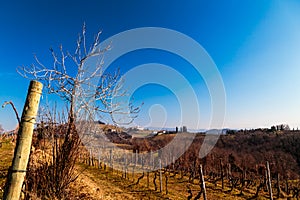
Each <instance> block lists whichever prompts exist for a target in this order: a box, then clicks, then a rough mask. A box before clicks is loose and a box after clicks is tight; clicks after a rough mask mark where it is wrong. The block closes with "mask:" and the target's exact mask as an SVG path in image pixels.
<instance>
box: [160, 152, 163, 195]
mask: <svg viewBox="0 0 300 200" xmlns="http://www.w3.org/2000/svg"><path fill="white" fill-rule="evenodd" d="M159 184H160V187H159V191H160V192H162V189H163V188H162V171H161V158H160V159H159Z"/></svg>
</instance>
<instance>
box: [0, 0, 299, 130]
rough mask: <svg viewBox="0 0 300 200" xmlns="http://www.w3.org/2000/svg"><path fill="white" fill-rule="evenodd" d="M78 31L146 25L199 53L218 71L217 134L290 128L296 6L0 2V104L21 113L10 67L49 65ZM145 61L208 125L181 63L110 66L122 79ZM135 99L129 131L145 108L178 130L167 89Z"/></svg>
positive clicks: (136, 55) (203, 95) (134, 60)
mask: <svg viewBox="0 0 300 200" xmlns="http://www.w3.org/2000/svg"><path fill="white" fill-rule="evenodd" d="M83 22H85V23H86V24H87V30H88V34H90V35H91V36H92V35H93V34H94V33H96V32H97V31H98V30H99V29H100V30H102V31H103V34H102V36H101V38H102V39H106V38H108V37H110V36H112V35H114V34H117V33H119V32H121V31H125V30H128V29H132V28H138V27H148V26H154V27H164V28H169V29H174V30H176V31H179V32H182V33H184V34H186V35H188V36H190V37H191V38H193V39H194V40H196V41H197V42H198V43H200V44H201V45H202V46H203V47H204V48H205V49H206V51H207V52H208V53H209V55H210V56H211V57H212V59H213V60H214V62H215V63H216V65H217V67H218V69H219V71H220V74H221V76H222V78H223V82H224V86H225V90H226V98H227V100H226V102H227V104H226V118H225V121H224V127H230V128H255V127H270V126H271V125H273V124H279V123H288V124H289V125H290V126H291V127H295V128H297V127H299V128H300V87H299V86H300V3H299V1H296V0H295V1H292V0H285V1H276V0H274V1H273V0H272V1H271V0H270V1H267V0H245V1H230V0H228V1H214V0H212V1H200V0H195V1H193V0H191V1H176V0H173V1H155V0H154V1H141V0H130V1H121V0H119V1H116V0H110V1H108V0H107V1H102V0H95V1H27V2H22V1H3V2H1V7H0V25H1V29H0V42H1V45H0V55H1V59H0V69H1V71H0V77H1V84H0V91H1V93H0V103H1V104H2V103H3V102H4V101H6V100H12V101H13V102H14V103H15V105H16V107H17V108H18V110H19V112H20V114H21V110H22V107H23V103H24V100H25V95H26V90H27V87H28V83H29V81H28V80H26V79H24V78H22V77H20V76H19V75H18V74H17V73H16V67H17V66H22V65H25V66H28V65H30V64H31V63H33V62H34V59H33V54H34V53H36V54H37V55H38V57H39V58H40V60H42V61H44V62H46V63H47V62H49V60H50V56H49V55H50V54H49V47H51V46H52V47H57V46H58V45H59V44H63V45H64V47H65V48H66V49H70V50H72V49H74V47H75V41H76V37H77V34H78V33H79V32H80V29H81V26H82V24H83ZM145 55H148V56H145ZM125 61H126V62H125ZM149 62H158V63H163V64H167V65H169V66H171V67H174V68H175V69H176V70H178V71H179V72H180V73H181V74H183V75H184V76H187V77H189V81H190V82H191V84H192V85H193V88H194V89H195V90H196V91H198V92H197V94H196V95H197V96H198V97H199V99H200V110H201V112H202V113H201V116H202V117H201V120H202V121H203V122H208V121H209V116H210V114H209V112H210V108H209V107H210V99H209V94H208V92H207V88H206V86H205V84H204V81H203V80H202V79H201V76H198V75H193V74H194V71H193V70H192V68H188V67H183V66H186V65H187V64H186V63H185V62H184V61H183V60H181V59H180V58H177V57H176V56H174V55H171V54H168V53H166V52H158V51H153V52H152V51H151V50H149V51H148V52H132V53H129V54H128V55H126V58H124V60H123V61H122V60H121V61H118V62H117V64H118V65H119V66H120V67H121V70H122V72H126V71H127V70H129V69H130V67H132V66H136V65H138V64H143V63H149ZM145 94H148V95H145ZM135 95H136V99H137V101H138V102H141V101H143V102H145V106H144V108H143V110H142V111H141V113H140V116H139V118H138V119H137V123H138V124H140V125H146V124H148V123H149V116H148V108H151V106H152V110H150V111H155V112H158V113H160V114H159V116H163V114H161V113H162V112H167V113H168V112H169V113H171V114H168V117H167V118H168V119H167V122H166V126H175V125H176V124H177V123H178V121H180V119H179V117H180V116H179V115H180V112H177V110H176V106H178V102H177V101H176V99H175V97H174V95H172V93H170V91H168V89H167V88H164V87H162V86H158V85H152V86H151V85H148V86H144V87H142V88H140V89H139V90H137V91H136V93H135ZM157 104H160V105H163V106H164V108H162V107H161V106H159V105H157ZM164 109H165V111H163V110H164ZM162 118H163V117H162ZM161 120H164V119H161ZM161 120H157V119H156V120H154V121H153V124H152V125H159V123H161ZM0 124H2V125H3V127H4V128H5V129H7V130H9V129H12V128H14V126H15V125H16V119H15V117H14V114H13V113H12V110H11V109H10V108H5V109H1V110H0ZM200 124H201V123H200ZM203 124H205V123H203ZM186 125H187V126H188V127H189V124H186ZM189 128H196V127H189ZM197 128H206V127H205V125H203V127H197Z"/></svg>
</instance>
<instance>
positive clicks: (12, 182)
mask: <svg viewBox="0 0 300 200" xmlns="http://www.w3.org/2000/svg"><path fill="white" fill-rule="evenodd" d="M42 88H43V84H42V83H40V82H38V81H31V82H30V85H29V88H28V93H27V98H26V102H25V105H24V108H23V113H22V119H21V123H20V128H19V131H18V137H17V143H16V147H15V151H14V158H13V162H12V167H11V169H10V171H9V176H8V179H7V183H6V190H5V192H4V198H3V199H5V200H19V199H20V195H21V189H22V186H23V182H24V177H25V175H26V168H27V164H28V160H29V154H30V149H31V143H32V135H33V129H34V124H35V118H36V115H37V112H38V107H39V102H40V97H41V94H42Z"/></svg>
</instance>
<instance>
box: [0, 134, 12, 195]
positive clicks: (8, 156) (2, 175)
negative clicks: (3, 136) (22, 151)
mask: <svg viewBox="0 0 300 200" xmlns="http://www.w3.org/2000/svg"><path fill="white" fill-rule="evenodd" d="M13 148H14V145H12V143H11V142H10V141H9V140H4V141H2V147H1V148H0V199H2V196H3V187H4V184H5V181H6V175H7V171H8V168H9V166H10V165H11V162H12V158H13V151H14V149H13Z"/></svg>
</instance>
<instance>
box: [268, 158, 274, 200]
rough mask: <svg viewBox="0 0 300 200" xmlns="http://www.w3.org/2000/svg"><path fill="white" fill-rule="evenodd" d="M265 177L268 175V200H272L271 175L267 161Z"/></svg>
mask: <svg viewBox="0 0 300 200" xmlns="http://www.w3.org/2000/svg"><path fill="white" fill-rule="evenodd" d="M267 175H268V187H269V194H270V200H273V193H272V183H271V173H270V166H269V161H267Z"/></svg>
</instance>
